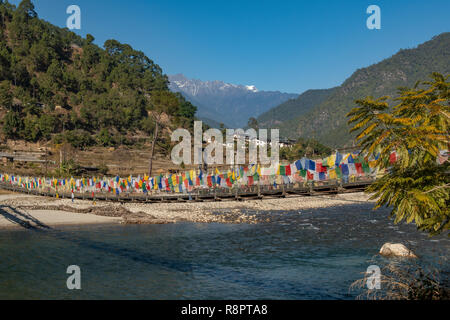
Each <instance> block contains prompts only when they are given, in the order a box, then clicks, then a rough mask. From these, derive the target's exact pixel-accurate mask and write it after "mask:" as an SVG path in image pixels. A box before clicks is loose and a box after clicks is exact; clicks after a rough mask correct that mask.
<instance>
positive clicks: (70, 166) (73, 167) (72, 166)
mask: <svg viewBox="0 0 450 320" xmlns="http://www.w3.org/2000/svg"><path fill="white" fill-rule="evenodd" d="M81 174H82V168H81V166H80V165H79V164H78V163H76V162H75V161H74V160H73V159H70V160H68V161H64V162H63V163H62V164H61V166H60V168H58V169H57V170H56V172H55V175H56V176H59V177H65V178H69V177H76V176H80V175H81Z"/></svg>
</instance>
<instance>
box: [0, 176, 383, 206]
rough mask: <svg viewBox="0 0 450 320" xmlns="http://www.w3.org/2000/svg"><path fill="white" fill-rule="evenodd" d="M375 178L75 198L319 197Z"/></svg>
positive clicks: (360, 186)
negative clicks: (346, 181)
mask: <svg viewBox="0 0 450 320" xmlns="http://www.w3.org/2000/svg"><path fill="white" fill-rule="evenodd" d="M374 181H375V180H374V178H372V177H357V178H355V180H354V181H352V182H348V183H344V182H343V181H342V180H328V181H311V182H309V183H307V184H303V183H295V184H281V185H277V186H272V185H270V186H266V185H259V184H258V185H254V186H245V187H233V188H223V187H216V188H204V189H195V190H193V191H192V192H188V193H172V192H160V193H154V194H143V193H126V192H124V193H121V194H112V193H106V192H99V193H88V192H86V193H78V192H74V193H73V197H74V199H78V200H91V201H113V202H120V203H125V202H131V203H133V202H134V203H173V202H203V201H227V200H228V201H236V200H237V201H246V200H258V199H259V200H261V199H266V198H284V197H287V196H292V195H297V196H317V195H330V194H340V193H352V192H362V191H364V190H365V189H366V187H367V186H369V185H370V184H372V183H373V182H374ZM0 189H3V190H8V191H12V192H19V193H24V194H29V195H34V196H43V197H53V198H61V199H70V198H71V197H72V193H70V192H57V191H55V190H50V188H48V190H28V189H26V188H22V187H19V186H16V185H11V184H8V183H4V182H0Z"/></svg>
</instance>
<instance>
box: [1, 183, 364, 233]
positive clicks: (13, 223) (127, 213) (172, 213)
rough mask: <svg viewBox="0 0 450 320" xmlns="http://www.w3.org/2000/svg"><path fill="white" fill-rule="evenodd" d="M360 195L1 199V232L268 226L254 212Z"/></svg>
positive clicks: (333, 203)
mask: <svg viewBox="0 0 450 320" xmlns="http://www.w3.org/2000/svg"><path fill="white" fill-rule="evenodd" d="M369 201H370V200H368V196H367V195H365V194H364V193H349V194H338V195H326V196H313V197H302V196H288V197H286V198H273V199H269V198H268V199H263V200H250V201H223V202H185V203H156V204H155V203H153V204H144V203H125V204H120V203H115V202H97V203H95V204H94V203H93V202H92V201H87V200H86V201H83V200H76V201H75V202H73V203H72V201H71V200H70V199H55V198H46V197H36V196H28V195H23V194H15V193H4V192H3V193H2V194H0V228H11V227H20V228H23V227H25V228H45V227H54V226H61V225H83V224H108V223H115V224H117V223H124V224H168V223H177V222H199V223H213V222H216V223H250V224H254V223H260V222H269V221H267V218H262V217H260V216H259V215H258V212H267V211H299V212H301V210H305V209H314V208H327V207H338V206H349V205H354V204H360V203H367V202H369Z"/></svg>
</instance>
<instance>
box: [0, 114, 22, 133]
mask: <svg viewBox="0 0 450 320" xmlns="http://www.w3.org/2000/svg"><path fill="white" fill-rule="evenodd" d="M23 126H24V125H23V121H22V118H21V117H20V114H19V113H18V112H15V111H9V112H8V113H7V114H6V116H5V117H4V118H3V126H2V130H3V133H4V134H5V136H6V137H8V138H12V139H17V138H19V137H20V134H21V130H22V129H23Z"/></svg>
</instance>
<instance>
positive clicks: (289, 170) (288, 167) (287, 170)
mask: <svg viewBox="0 0 450 320" xmlns="http://www.w3.org/2000/svg"><path fill="white" fill-rule="evenodd" d="M284 170H285V174H286V175H287V176H290V175H291V174H292V172H291V166H289V165H288V166H286V167H285V168H284Z"/></svg>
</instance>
